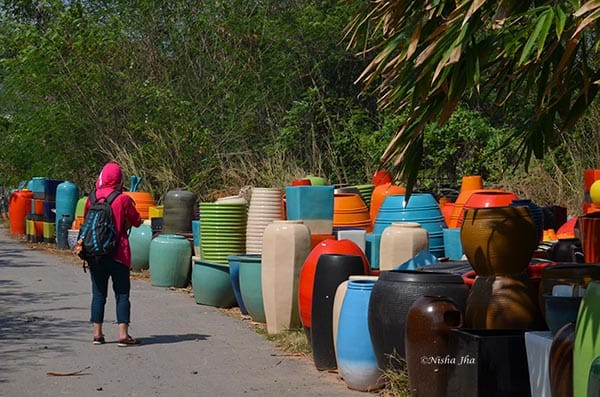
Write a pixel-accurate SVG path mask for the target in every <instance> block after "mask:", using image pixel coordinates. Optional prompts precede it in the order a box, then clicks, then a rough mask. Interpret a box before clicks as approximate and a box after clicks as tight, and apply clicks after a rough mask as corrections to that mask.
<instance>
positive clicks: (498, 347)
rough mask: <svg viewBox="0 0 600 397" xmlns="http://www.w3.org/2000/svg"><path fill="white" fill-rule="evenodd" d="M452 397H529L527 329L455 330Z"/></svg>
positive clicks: (452, 338)
mask: <svg viewBox="0 0 600 397" xmlns="http://www.w3.org/2000/svg"><path fill="white" fill-rule="evenodd" d="M448 355H449V358H450V364H449V365H450V368H449V378H448V390H447V391H448V393H447V395H449V396H463V397H467V396H473V397H475V396H478V397H493V396H498V397H500V396H503V397H508V396H515V397H516V396H519V397H523V396H530V395H531V394H530V384H529V371H528V367H527V351H526V348H525V330H507V329H495V330H494V329H454V330H452V331H450V334H449V339H448Z"/></svg>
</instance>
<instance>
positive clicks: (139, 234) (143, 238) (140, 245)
mask: <svg viewBox="0 0 600 397" xmlns="http://www.w3.org/2000/svg"><path fill="white" fill-rule="evenodd" d="M151 242H152V227H151V226H150V225H147V224H145V223H142V224H141V225H140V226H139V227H132V228H131V231H130V232H129V247H130V248H131V269H132V270H133V271H135V272H140V271H142V270H144V269H148V268H149V267H150V263H149V260H150V243H151Z"/></svg>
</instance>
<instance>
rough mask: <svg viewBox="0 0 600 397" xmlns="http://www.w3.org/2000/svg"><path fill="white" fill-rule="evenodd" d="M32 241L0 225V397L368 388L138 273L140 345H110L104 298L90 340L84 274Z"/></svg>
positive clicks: (324, 392) (110, 318)
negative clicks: (101, 334) (101, 325)
mask: <svg viewBox="0 0 600 397" xmlns="http://www.w3.org/2000/svg"><path fill="white" fill-rule="evenodd" d="M35 247H36V244H25V243H22V242H19V241H16V240H15V239H13V238H11V236H10V235H9V232H8V229H7V228H6V227H2V226H0V396H10V397H13V396H15V397H21V396H36V397H39V396H52V397H55V396H84V397H85V396H99V397H100V396H102V397H105V396H119V397H122V396H144V397H145V396H227V397H231V396H266V397H268V396H276V397H283V396H286V397H287V396H365V395H367V396H368V394H365V393H361V392H356V391H352V390H350V389H348V388H346V386H345V384H344V383H343V382H342V381H341V380H339V378H338V376H337V375H336V374H333V373H327V372H319V371H317V370H316V368H315V367H314V365H313V363H312V361H311V360H310V359H307V358H306V357H290V356H286V355H285V354H284V353H282V352H281V351H279V350H277V349H276V348H275V347H274V345H273V344H272V343H271V342H269V341H267V340H266V339H265V338H264V337H263V336H261V335H259V334H257V333H256V332H254V331H253V330H251V329H250V328H249V326H248V324H246V323H244V321H242V320H239V319H236V318H232V317H229V316H226V315H224V314H223V313H221V312H220V311H219V310H217V309H215V308H213V307H210V306H202V305H197V304H196V302H195V301H194V299H193V298H192V297H190V296H189V295H187V294H184V293H182V292H180V291H173V290H169V289H166V288H158V287H153V286H151V284H150V283H149V282H147V281H143V280H140V281H134V282H133V286H132V324H131V328H130V331H131V334H132V335H134V336H135V337H138V338H139V339H140V340H141V341H142V344H141V345H140V346H134V347H126V348H122V347H118V346H117V345H116V343H115V342H114V341H115V339H116V338H117V336H118V333H117V325H116V324H114V321H115V312H114V299H113V297H112V296H110V297H109V300H108V302H107V306H106V309H107V310H106V319H105V320H106V322H107V323H106V324H105V334H106V336H107V339H108V341H109V342H110V343H107V344H105V345H101V346H95V345H93V344H92V343H91V338H92V328H91V325H90V324H89V322H88V319H89V303H90V298H91V293H90V285H89V284H90V282H89V274H88V273H83V271H82V269H81V267H80V266H77V265H74V261H73V260H70V258H68V257H65V256H61V255H56V254H52V253H49V252H47V251H44V250H41V249H36V248H35ZM80 370H82V372H81V373H80V374H79V375H76V376H49V375H48V372H58V373H70V372H75V371H80Z"/></svg>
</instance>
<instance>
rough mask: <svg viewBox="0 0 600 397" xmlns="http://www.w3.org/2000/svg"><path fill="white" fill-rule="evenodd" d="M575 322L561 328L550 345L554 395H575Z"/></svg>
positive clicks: (551, 385) (551, 386)
mask: <svg viewBox="0 0 600 397" xmlns="http://www.w3.org/2000/svg"><path fill="white" fill-rule="evenodd" d="M574 343H575V324H574V323H568V324H566V325H564V326H563V327H562V328H561V329H559V330H558V331H557V332H556V334H555V335H554V338H553V339H552V345H550V358H549V365H548V376H549V378H550V390H551V394H552V395H553V396H561V397H562V396H564V397H570V396H572V395H573V344H574ZM584 395H585V394H584Z"/></svg>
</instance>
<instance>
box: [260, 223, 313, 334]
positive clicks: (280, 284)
mask: <svg viewBox="0 0 600 397" xmlns="http://www.w3.org/2000/svg"><path fill="white" fill-rule="evenodd" d="M310 251H311V249H310V230H309V229H308V227H307V226H306V225H305V224H304V223H303V222H302V221H283V220H280V221H273V222H272V223H270V224H269V225H268V226H267V227H266V228H265V231H264V235H263V249H262V268H261V282H262V294H263V305H264V310H265V319H266V321H267V332H268V333H269V334H276V333H280V332H282V331H284V330H287V329H292V328H298V327H300V325H301V322H300V316H299V314H298V282H299V279H300V269H301V268H302V265H303V264H304V261H305V260H306V257H307V256H308V254H309V253H310Z"/></svg>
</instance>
